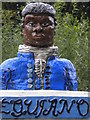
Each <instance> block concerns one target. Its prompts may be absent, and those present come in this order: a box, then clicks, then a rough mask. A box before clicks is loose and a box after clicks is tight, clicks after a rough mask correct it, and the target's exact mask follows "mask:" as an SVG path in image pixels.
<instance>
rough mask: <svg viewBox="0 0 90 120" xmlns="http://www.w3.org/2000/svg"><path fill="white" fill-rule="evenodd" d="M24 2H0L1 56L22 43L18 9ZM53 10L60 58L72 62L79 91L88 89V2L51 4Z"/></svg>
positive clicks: (4, 57) (11, 53)
mask: <svg viewBox="0 0 90 120" xmlns="http://www.w3.org/2000/svg"><path fill="white" fill-rule="evenodd" d="M25 4H26V3H3V9H2V21H3V23H2V42H3V43H2V58H3V61H4V60H6V59H8V58H11V57H15V56H16V53H17V50H18V45H19V44H22V43H23V36H22V33H21V28H20V25H21V10H22V9H23V7H24V6H25ZM52 5H53V6H54V8H55V9H56V13H57V14H56V18H57V26H56V35H55V39H54V41H55V45H57V46H58V47H59V53H58V55H59V57H62V58H67V59H69V60H71V61H72V63H73V64H74V66H75V68H76V73H77V80H78V90H83V91H89V90H90V89H89V83H90V80H89V73H90V71H89V68H88V35H89V17H90V16H89V10H90V8H89V3H85V2H84V3H71V2H70V3H68V2H67V3H64V2H63V3H61V2H57V3H52Z"/></svg>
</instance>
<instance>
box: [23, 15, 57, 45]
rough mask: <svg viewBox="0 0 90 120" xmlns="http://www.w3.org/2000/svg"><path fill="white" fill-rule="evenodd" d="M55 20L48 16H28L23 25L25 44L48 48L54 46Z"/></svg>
mask: <svg viewBox="0 0 90 120" xmlns="http://www.w3.org/2000/svg"><path fill="white" fill-rule="evenodd" d="M54 28H55V26H54V19H53V18H52V17H51V16H47V15H40V16H39V15H30V14H28V15H26V16H25V19H24V25H23V30H22V32H23V36H24V44H26V45H28V46H34V47H48V46H51V45H52V44H53V37H54Z"/></svg>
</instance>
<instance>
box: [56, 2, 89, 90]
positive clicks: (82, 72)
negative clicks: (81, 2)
mask: <svg viewBox="0 0 90 120" xmlns="http://www.w3.org/2000/svg"><path fill="white" fill-rule="evenodd" d="M54 7H55V9H56V11H57V16H56V17H57V21H58V25H57V27H56V36H55V45H58V47H59V57H62V58H67V59H69V60H71V61H72V63H73V64H74V66H75V68H76V73H77V80H78V90H86V91H88V90H89V78H88V31H89V27H88V26H89V25H88V22H89V20H88V18H87V19H84V16H83V14H82V16H81V18H80V19H81V20H80V21H79V20H78V19H77V17H74V16H73V14H70V13H68V12H66V13H65V14H64V15H63V16H62V13H60V12H59V11H60V10H61V8H62V9H63V8H64V7H65V3H55V4H54ZM73 8H74V9H73V10H72V13H75V11H76V9H75V8H76V3H74V4H73Z"/></svg>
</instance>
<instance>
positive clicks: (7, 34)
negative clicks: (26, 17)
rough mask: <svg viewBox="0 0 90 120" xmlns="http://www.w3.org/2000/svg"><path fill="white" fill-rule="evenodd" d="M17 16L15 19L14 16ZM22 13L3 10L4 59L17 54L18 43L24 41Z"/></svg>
mask: <svg viewBox="0 0 90 120" xmlns="http://www.w3.org/2000/svg"><path fill="white" fill-rule="evenodd" d="M14 16H16V18H15V19H13V17H14ZM16 19H18V20H20V19H21V18H20V15H18V14H16V11H12V10H2V21H3V23H2V25H3V26H2V51H3V52H2V61H4V60H5V59H7V58H12V57H14V56H16V51H17V48H18V45H19V44H20V43H22V41H23V38H22V35H21V28H20V24H21V23H20V22H17V21H16Z"/></svg>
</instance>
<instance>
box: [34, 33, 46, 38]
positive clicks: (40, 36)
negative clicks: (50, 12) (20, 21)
mask: <svg viewBox="0 0 90 120" xmlns="http://www.w3.org/2000/svg"><path fill="white" fill-rule="evenodd" d="M32 36H33V37H34V38H42V37H45V35H44V34H42V33H38V34H37V33H32Z"/></svg>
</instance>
